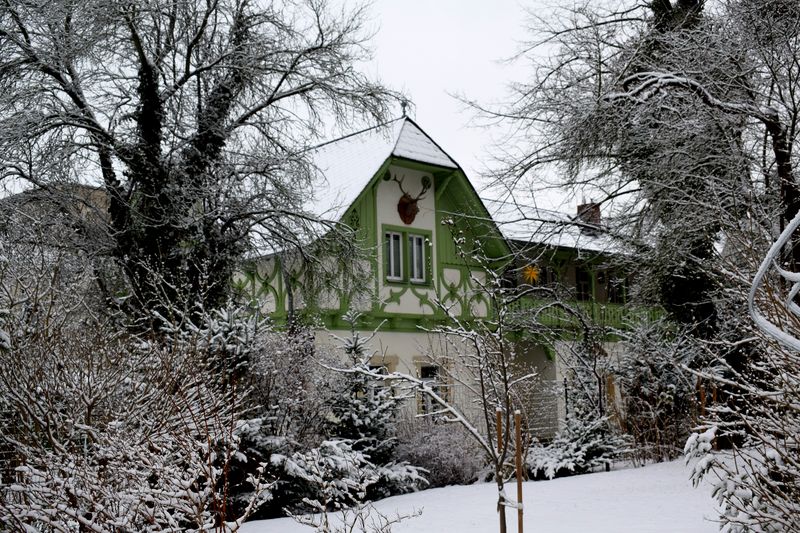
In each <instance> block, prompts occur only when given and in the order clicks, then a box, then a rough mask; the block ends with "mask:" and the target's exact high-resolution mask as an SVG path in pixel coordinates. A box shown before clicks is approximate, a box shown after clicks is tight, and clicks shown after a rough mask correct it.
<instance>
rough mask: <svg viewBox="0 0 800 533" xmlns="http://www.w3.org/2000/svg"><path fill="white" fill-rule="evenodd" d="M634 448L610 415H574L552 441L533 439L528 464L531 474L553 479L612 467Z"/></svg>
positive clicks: (527, 458) (539, 477)
mask: <svg viewBox="0 0 800 533" xmlns="http://www.w3.org/2000/svg"><path fill="white" fill-rule="evenodd" d="M629 449H630V445H629V441H628V439H627V438H625V436H623V435H620V434H619V432H617V431H615V430H613V429H612V428H611V425H610V423H609V420H608V419H607V418H593V417H591V416H580V415H572V416H569V417H567V420H566V424H565V426H564V428H563V429H562V430H561V431H559V432H558V434H557V435H556V436H555V438H554V439H553V440H552V441H551V442H550V443H548V444H539V443H533V444H532V445H531V446H530V447H529V448H528V453H527V455H526V458H525V464H526V467H527V469H528V472H529V475H530V477H532V478H534V479H541V478H547V479H553V478H556V477H563V476H571V475H574V474H583V473H585V472H590V471H592V470H595V469H597V468H601V467H608V466H610V465H611V464H612V463H613V462H614V461H617V460H619V459H621V458H622V457H624V456H625V454H626V453H628V451H629Z"/></svg>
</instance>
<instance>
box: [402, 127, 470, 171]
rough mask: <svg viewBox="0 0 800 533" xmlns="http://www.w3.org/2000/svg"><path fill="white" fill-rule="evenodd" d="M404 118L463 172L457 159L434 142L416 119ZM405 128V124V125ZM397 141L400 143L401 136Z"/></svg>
mask: <svg viewBox="0 0 800 533" xmlns="http://www.w3.org/2000/svg"><path fill="white" fill-rule="evenodd" d="M403 118H404V119H405V120H406V122H410V123H411V124H412V125H413V126H414V127H415V128H417V129H418V130H419V131H420V133H422V134H423V135H424V136H425V137H426V138H427V139H428V140H429V141H430V142H431V143H433V145H434V146H435V147H436V148H438V149H439V151H441V152H442V153H443V154H444V155H445V156H446V157H447V159H449V160H450V162H451V163H453V164H454V165H455V166H456V168H458V169H459V170H462V169H461V165H459V164H458V161H456V160H455V159H453V156H451V155H450V154H448V153H447V152H446V151H445V149H444V148H442V147H441V146H440V145H439V143H437V142H436V141H434V140H433V137H431V136H430V135H428V132H427V131H425V130H423V129H422V127H421V126H420V125H419V124H417V123H416V122H415V121H414V119H412V118H411V117H403ZM403 126H404V127H405V124H404V125H403ZM400 133H402V130H400ZM397 139H398V141H399V139H400V135H399V134H398V136H397ZM396 147H397V141H395V148H396ZM392 152H394V149H392Z"/></svg>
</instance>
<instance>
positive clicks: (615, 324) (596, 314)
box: [512, 298, 664, 330]
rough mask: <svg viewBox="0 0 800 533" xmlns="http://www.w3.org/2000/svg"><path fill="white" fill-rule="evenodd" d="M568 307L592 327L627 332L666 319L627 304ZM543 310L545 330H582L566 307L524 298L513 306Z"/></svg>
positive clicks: (651, 310) (540, 317)
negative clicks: (575, 310) (631, 327)
mask: <svg viewBox="0 0 800 533" xmlns="http://www.w3.org/2000/svg"><path fill="white" fill-rule="evenodd" d="M565 303H566V305H569V306H572V307H576V308H577V309H578V310H579V311H581V312H582V313H583V314H584V315H585V316H586V317H587V318H590V319H591V320H592V323H593V324H595V325H598V326H602V327H608V328H615V329H626V328H628V327H630V325H631V324H632V323H635V322H637V321H642V320H644V321H647V322H653V321H656V320H658V319H659V318H661V317H662V316H663V314H664V313H663V311H662V310H661V309H659V308H657V307H632V306H628V305H623V304H613V303H597V302H595V301H588V302H579V301H570V302H565ZM529 309H530V310H533V309H536V310H542V311H541V312H540V313H539V315H538V317H537V318H538V321H539V323H540V324H541V325H542V326H545V327H548V328H554V329H564V330H578V329H580V327H581V324H580V321H579V320H578V319H577V318H576V317H575V316H574V315H572V314H571V313H569V312H567V311H565V310H564V308H563V307H561V306H558V305H554V303H553V302H552V301H545V300H537V299H534V298H523V299H520V300H517V301H516V302H515V303H514V305H513V306H512V310H515V311H525V310H529Z"/></svg>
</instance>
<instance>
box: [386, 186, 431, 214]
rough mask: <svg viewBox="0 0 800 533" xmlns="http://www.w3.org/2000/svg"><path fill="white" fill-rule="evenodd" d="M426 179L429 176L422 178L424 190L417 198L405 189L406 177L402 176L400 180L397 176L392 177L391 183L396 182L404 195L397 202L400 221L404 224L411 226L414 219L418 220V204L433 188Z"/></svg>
mask: <svg viewBox="0 0 800 533" xmlns="http://www.w3.org/2000/svg"><path fill="white" fill-rule="evenodd" d="M426 178H427V176H425V177H423V178H422V190H421V191H420V193H419V194H418V195H417V196H416V197H413V196H411V195H410V194H409V193H408V191H406V190H405V189H404V188H403V180H405V179H406V177H405V176H402V177H401V178H400V179H397V176H391V181H396V182H397V185H398V186H399V187H400V192H402V193H403V196H401V197H400V201H399V202H397V214H398V215H400V220H402V221H403V223H404V224H411V223H412V222H414V218H416V216H417V213H419V206H418V205H417V202H418V201H420V200H422V199H423V198H425V196H424V194H425V193H426V192H428V189H430V188H431V181H430V179H426Z"/></svg>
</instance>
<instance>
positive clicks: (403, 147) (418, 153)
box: [308, 117, 459, 220]
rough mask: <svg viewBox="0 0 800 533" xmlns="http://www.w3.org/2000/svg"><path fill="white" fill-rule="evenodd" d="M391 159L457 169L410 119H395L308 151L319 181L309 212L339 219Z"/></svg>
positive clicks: (442, 151)
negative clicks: (319, 176) (318, 173)
mask: <svg viewBox="0 0 800 533" xmlns="http://www.w3.org/2000/svg"><path fill="white" fill-rule="evenodd" d="M392 156H394V157H400V158H403V159H409V160H412V161H417V162H420V163H428V164H431V165H436V166H439V167H444V168H452V169H457V168H459V166H458V164H457V163H456V162H455V161H453V159H452V158H451V157H450V156H449V155H447V154H446V153H445V152H444V150H442V149H441V148H440V147H439V145H438V144H436V143H435V142H434V141H433V139H431V138H430V137H429V136H428V135H427V134H426V133H425V132H424V131H422V129H421V128H420V127H419V126H417V124H416V123H415V122H414V121H413V120H411V119H409V118H407V117H403V118H399V119H395V120H393V121H391V122H388V123H386V124H383V125H381V126H376V127H373V128H369V129H366V130H363V131H360V132H357V133H354V134H351V135H348V136H346V137H342V138H340V139H337V140H334V141H331V142H328V143H325V144H323V145H320V146H319V147H317V148H315V149H313V150H312V151H311V157H312V161H313V163H314V165H315V166H316V167H317V169H318V170H319V172H320V174H321V180H322V181H321V183H320V184H319V186H318V187H317V190H318V191H319V193H318V194H317V195H316V197H315V198H313V199H312V200H311V201H310V203H309V206H308V207H309V211H311V212H312V213H313V214H315V215H318V216H321V217H322V218H325V219H328V220H338V219H339V218H341V216H342V215H343V214H344V212H345V210H347V208H348V207H350V205H351V204H352V203H353V202H354V201H355V200H356V199H357V198H358V196H359V194H361V191H363V190H364V187H366V186H367V185H368V184H369V181H370V180H371V179H372V177H373V176H375V173H376V172H378V170H380V168H381V165H383V163H384V162H385V161H386V160H387V159H388V158H389V157H392Z"/></svg>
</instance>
